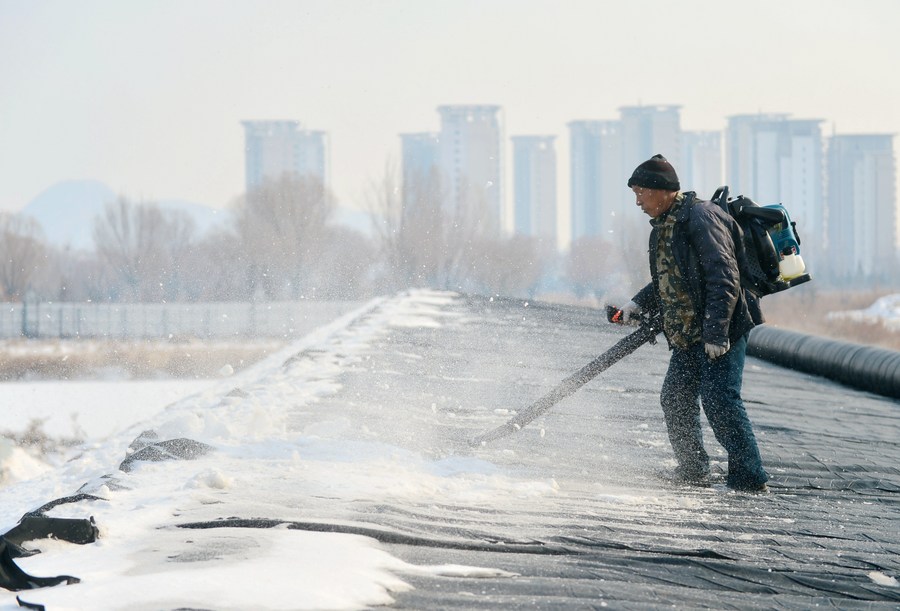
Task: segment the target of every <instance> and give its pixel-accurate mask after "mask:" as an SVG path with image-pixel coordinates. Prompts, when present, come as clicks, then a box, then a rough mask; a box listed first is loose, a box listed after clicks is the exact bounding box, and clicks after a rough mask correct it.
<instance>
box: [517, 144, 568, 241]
mask: <svg viewBox="0 0 900 611" xmlns="http://www.w3.org/2000/svg"><path fill="white" fill-rule="evenodd" d="M555 139H556V136H513V137H512V143H513V174H514V178H513V185H514V193H513V231H514V232H515V233H517V234H520V235H528V236H535V237H537V238H538V240H539V242H540V244H541V246H543V247H546V249H547V250H550V251H551V252H555V251H556V244H557V240H556V148H555V146H554V140H555Z"/></svg>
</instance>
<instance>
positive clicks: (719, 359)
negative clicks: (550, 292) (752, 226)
mask: <svg viewBox="0 0 900 611" xmlns="http://www.w3.org/2000/svg"><path fill="white" fill-rule="evenodd" d="M628 186H629V187H631V189H632V191H634V194H635V197H636V203H637V205H638V206H639V207H640V208H641V210H643V211H644V212H645V213H646V214H647V215H648V216H650V224H651V225H652V227H653V228H652V230H651V232H650V251H649V254H650V275H651V278H652V280H651V282H650V284H648V285H647V286H645V287H644V288H643V289H641V290H640V291H639V292H638V294H637V295H635V296H634V297H633V298H632V300H631V301H630V302H629V303H628V304H627V305H626V306H625V307H623V308H622V310H623V312H624V316H623V320H624V321H628V320H629V319H632V320H633V319H634V318H635V317H637V316H639V315H640V314H641V313H642V312H647V313H651V314H653V313H657V312H660V313H661V314H662V321H663V332H664V334H665V336H666V339H667V341H668V343H669V348H670V350H671V351H672V356H671V359H670V361H669V369H668V372H667V373H666V378H665V381H664V382H663V386H662V391H661V394H660V402H661V404H662V409H663V414H664V415H665V420H666V427H667V428H668V432H669V440H670V442H671V444H672V449H673V450H674V453H675V458H676V459H677V461H678V467H677V468H676V470H675V478H676V479H677V480H678V481H680V482H684V483H688V484H695V485H706V484H708V480H709V456H708V455H707V453H706V450H705V449H704V447H703V437H702V433H701V428H700V402H702V405H703V411H704V412H705V413H706V418H707V420H708V421H709V424H710V426H711V427H712V430H713V433H714V434H715V436H716V440H717V441H718V442H719V443H720V444H721V445H722V446H723V447H724V448H725V450H726V451H727V452H728V478H727V480H726V483H727V485H728V487H730V488H732V489H734V490H742V491H750V492H766V491H767V490H768V488H767V487H766V481H767V480H768V475H767V474H766V472H765V471H764V470H763V467H762V460H761V458H760V455H759V449H758V447H757V445H756V437H755V436H754V435H753V428H752V426H751V424H750V420H749V419H748V418H747V413H746V411H745V409H744V404H743V401H742V400H741V382H742V378H743V372H744V357H745V354H746V350H747V335H748V333H749V331H750V329H751V328H753V326H754V320H753V319H752V318H751V314H750V309H749V307H748V302H747V297H746V296H745V294H744V291H743V290H742V288H741V280H740V267H741V265H743V264H744V257H745V254H744V250H743V245H742V242H741V230H740V228H739V227H738V225H737V222H736V221H735V220H734V219H733V218H732V217H731V216H730V215H729V214H727V213H726V212H725V211H723V210H722V209H721V208H720V207H718V206H716V205H714V204H712V203H710V202H708V201H704V200H700V199H697V198H696V197H695V194H694V193H693V192H687V193H681V185H680V184H679V182H678V176H677V175H676V173H675V169H674V168H673V167H672V165H671V164H670V163H669V162H668V161H667V160H666V159H665V157H663V156H662V155H655V156H654V157H653V158H651V159H649V160H647V161H645V162H644V163H642V164H640V165H639V166H638V167H637V168H636V169H635V170H634V173H633V174H632V175H631V178H629V179H628ZM754 299H755V298H754ZM753 305H756V304H753ZM754 311H755V312H757V311H758V309H757V308H754ZM757 322H760V321H757Z"/></svg>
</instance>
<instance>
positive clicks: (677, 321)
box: [650, 193, 703, 348]
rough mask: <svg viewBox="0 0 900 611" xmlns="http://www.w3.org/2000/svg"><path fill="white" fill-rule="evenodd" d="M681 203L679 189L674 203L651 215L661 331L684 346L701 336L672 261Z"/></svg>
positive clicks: (682, 197) (680, 275)
mask: <svg viewBox="0 0 900 611" xmlns="http://www.w3.org/2000/svg"><path fill="white" fill-rule="evenodd" d="M683 205H684V195H683V194H681V193H679V194H678V195H677V196H676V197H675V203H674V204H672V207H671V208H669V210H668V211H667V212H666V213H665V214H662V215H661V216H659V217H657V218H655V219H651V220H650V224H651V225H653V227H655V228H656V230H657V232H658V233H657V236H658V239H657V242H656V273H657V275H658V277H659V285H658V286H659V301H660V304H659V305H660V310H661V311H662V320H663V331H664V332H665V334H666V338H667V339H668V340H669V342H671V343H672V345H674V346H676V347H678V348H688V347H690V346H691V345H692V344H696V343H698V342H700V341H701V340H702V332H703V329H702V326H701V324H700V322H699V321H698V320H697V311H696V308H695V307H694V303H693V301H692V300H691V295H690V291H689V287H688V284H687V282H686V281H685V279H684V277H683V276H682V274H681V270H680V269H679V267H678V265H677V263H676V262H675V253H674V251H673V248H672V236H673V234H674V232H675V219H676V218H677V216H678V210H679V209H680V207H681V206H683Z"/></svg>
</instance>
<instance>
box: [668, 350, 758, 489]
mask: <svg viewBox="0 0 900 611" xmlns="http://www.w3.org/2000/svg"><path fill="white" fill-rule="evenodd" d="M746 353H747V336H746V335H745V336H744V337H742V338H741V339H740V340H739V341H737V342H735V343H734V345H733V346H732V347H731V350H729V351H728V352H726V353H725V354H724V355H723V356H720V357H719V358H717V359H716V360H710V359H709V357H707V356H706V351H705V350H704V348H703V344H702V343H699V344H695V345H693V346H691V347H690V348H687V349H679V348H675V349H674V350H673V351H672V358H671V360H670V361H669V370H668V372H667V373H666V379H665V381H664V382H663V386H662V392H661V395H660V403H661V404H662V409H663V414H664V415H665V418H666V427H667V428H668V430H669V441H670V442H671V443H672V449H673V450H674V451H675V458H676V459H677V460H678V466H679V468H680V470H681V471H682V473H684V474H686V475H688V476H689V477H690V476H693V477H699V476H702V475H705V474H707V473H709V455H707V453H706V450H705V449H704V447H703V433H702V431H701V429H700V402H701V401H702V404H703V411H704V412H705V413H706V419H707V420H708V421H709V424H710V426H711V427H712V430H713V433H714V434H715V436H716V441H718V442H719V443H720V444H721V445H722V447H723V448H725V450H726V451H727V452H728V480H727V482H726V483H727V484H728V486H729V487H731V488H737V489H741V488H750V489H752V488H756V487H759V486H760V485H762V484H763V483H765V482H766V481H767V480H768V479H769V476H768V475H767V474H766V472H765V471H764V470H763V467H762V459H761V458H760V456H759V448H758V447H757V445H756V437H755V436H754V435H753V427H752V425H751V424H750V419H749V418H748V417H747V412H746V410H745V409H744V402H743V401H742V400H741V381H742V378H743V375H744V357H745V356H746Z"/></svg>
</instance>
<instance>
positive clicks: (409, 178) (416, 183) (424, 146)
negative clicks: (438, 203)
mask: <svg viewBox="0 0 900 611" xmlns="http://www.w3.org/2000/svg"><path fill="white" fill-rule="evenodd" d="M400 156H401V160H402V161H401V163H402V164H403V167H402V168H401V172H402V174H403V176H402V180H403V185H402V197H403V205H404V207H406V206H407V205H410V204H411V203H412V202H413V201H414V199H415V198H416V197H421V196H422V195H424V193H423V190H425V189H428V190H432V191H436V192H434V193H431V194H429V195H430V196H433V197H435V198H437V197H439V194H440V192H439V188H440V183H439V180H438V177H439V172H440V137H439V135H438V134H436V133H433V132H420V133H414V134H400Z"/></svg>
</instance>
